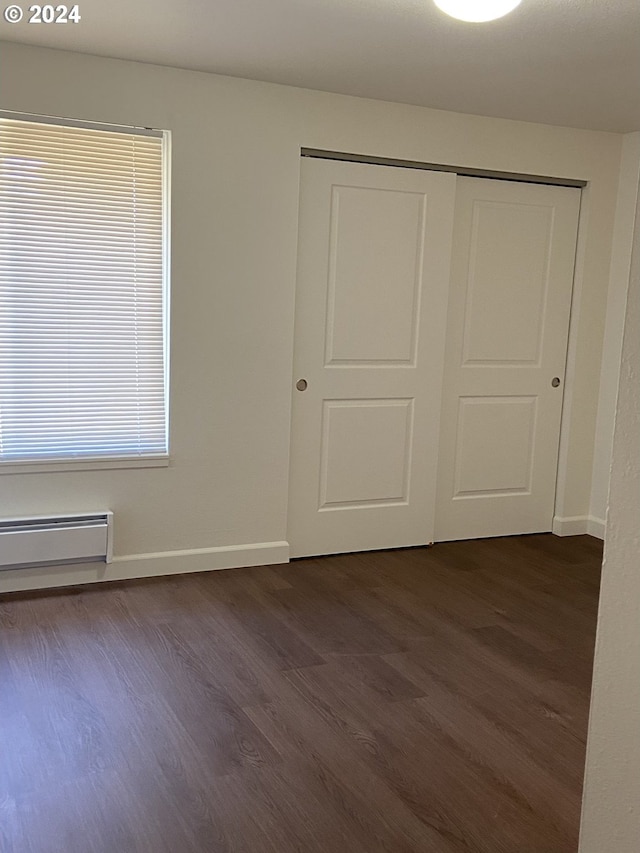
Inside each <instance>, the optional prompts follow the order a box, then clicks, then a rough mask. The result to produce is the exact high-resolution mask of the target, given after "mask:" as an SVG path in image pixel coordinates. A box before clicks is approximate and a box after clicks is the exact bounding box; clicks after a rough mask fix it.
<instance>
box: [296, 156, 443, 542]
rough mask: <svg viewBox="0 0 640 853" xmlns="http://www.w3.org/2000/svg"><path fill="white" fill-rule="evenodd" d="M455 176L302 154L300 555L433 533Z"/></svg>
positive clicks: (298, 295)
mask: <svg viewBox="0 0 640 853" xmlns="http://www.w3.org/2000/svg"><path fill="white" fill-rule="evenodd" d="M455 181H456V179H455V175H453V174H447V173H435V174H434V173H431V172H427V171H418V170H412V169H400V168H388V167H384V166H372V165H368V164H367V165H365V164H362V163H345V162H335V161H328V160H315V159H303V160H302V162H301V188H300V224H299V243H298V282H297V291H296V331H295V348H294V376H293V382H292V394H293V398H292V430H291V432H292V435H291V474H290V492H289V531H288V539H289V543H290V548H291V556H293V557H302V556H309V555H312V554H331V553H339V552H343V551H366V550H372V549H375V548H395V547H401V546H410V545H421V544H426V543H428V542H432V541H433V529H434V527H433V525H434V513H435V494H436V477H437V464H438V430H439V423H440V399H441V394H442V364H443V357H444V343H445V325H446V312H447V294H448V286H449V264H450V257H451V237H452V231H453V206H454V200H455ZM299 389H301V390H299Z"/></svg>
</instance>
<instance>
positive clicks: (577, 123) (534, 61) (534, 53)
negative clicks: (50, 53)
mask: <svg viewBox="0 0 640 853" xmlns="http://www.w3.org/2000/svg"><path fill="white" fill-rule="evenodd" d="M28 2H30V0H28ZM28 2H24V0H23V2H22V3H21V5H22V6H23V8H24V9H25V10H26V9H27V6H28ZM3 5H4V4H3ZM79 7H80V13H81V15H82V20H81V22H80V23H79V24H66V25H55V24H48V25H47V24H28V23H26V17H27V16H26V15H25V19H24V20H23V21H22V22H21V23H19V24H9V23H6V22H5V21H4V20H2V22H1V23H0V38H2V39H5V40H10V41H17V42H24V43H28V44H36V45H44V46H47V47H54V48H63V49H66V50H75V51H80V52H83V53H92V54H97V55H100V56H110V57H117V58H122V59H134V60H139V61H142V62H153V63H158V64H160V65H171V66H175V67H179V68H191V69H197V70H201V71H213V72H216V73H220V74H229V75H232V76H236V77H247V78H252V79H255V80H267V81H272V82H276V83H285V84H289V85H294V86H304V87H307V88H311V89H322V90H324V91H329V92H341V93H344V94H350V95H361V96H364V97H369V98H378V99H383V100H389V101H399V102H403V103H409V104H422V105H424V106H429V107H436V108H439V109H446V110H456V111H459V112H465V113H477V114H481V115H488V116H501V117H504V118H513V119H523V120H525V121H539V122H545V123H548V124H558V125H568V126H571V127H584V128H592V129H597V130H611V131H618V132H626V131H631V130H638V129H640V0H522V3H521V5H520V6H519V7H518V8H517V9H516V10H515V11H514V12H512V13H511V14H510V15H508V16H507V17H505V18H502V19H501V20H498V21H493V22H491V23H485V24H465V23H462V22H458V21H454V20H453V19H451V18H448V17H447V16H446V15H444V14H443V13H442V12H440V11H439V10H438V9H436V8H435V6H434V5H433V3H432V2H431V0H79Z"/></svg>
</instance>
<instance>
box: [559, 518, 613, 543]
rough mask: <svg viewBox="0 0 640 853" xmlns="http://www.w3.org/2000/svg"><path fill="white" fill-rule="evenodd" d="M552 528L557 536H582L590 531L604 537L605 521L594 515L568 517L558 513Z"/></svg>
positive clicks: (591, 534)
mask: <svg viewBox="0 0 640 853" xmlns="http://www.w3.org/2000/svg"><path fill="white" fill-rule="evenodd" d="M552 530H553V532H554V533H555V535H556V536H580V535H581V534H584V533H588V534H589V535H590V536H596V537H597V538H598V539H604V530H605V523H604V521H603V520H602V519H601V518H595V517H594V516H592V515H573V516H569V517H568V518H562V517H561V516H559V515H556V516H554V519H553V527H552Z"/></svg>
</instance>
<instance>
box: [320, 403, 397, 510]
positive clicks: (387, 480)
mask: <svg viewBox="0 0 640 853" xmlns="http://www.w3.org/2000/svg"><path fill="white" fill-rule="evenodd" d="M412 427H413V400H325V401H324V416H323V419H322V439H321V443H322V447H321V468H320V507H319V508H320V510H334V509H338V508H345V507H351V508H353V509H355V508H358V509H362V508H365V507H380V506H382V505H387V506H389V505H392V504H407V503H408V500H409V472H410V470H411V448H412ZM372 460H375V463H373V464H372Z"/></svg>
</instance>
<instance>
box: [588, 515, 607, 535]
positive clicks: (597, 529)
mask: <svg viewBox="0 0 640 853" xmlns="http://www.w3.org/2000/svg"><path fill="white" fill-rule="evenodd" d="M606 527H607V523H606V521H605V520H604V519H602V518H596V517H595V516H593V515H590V516H589V518H588V519H587V533H588V534H589V536H595V537H596V539H604V532H605V530H606Z"/></svg>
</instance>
